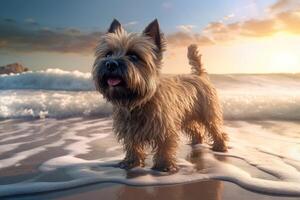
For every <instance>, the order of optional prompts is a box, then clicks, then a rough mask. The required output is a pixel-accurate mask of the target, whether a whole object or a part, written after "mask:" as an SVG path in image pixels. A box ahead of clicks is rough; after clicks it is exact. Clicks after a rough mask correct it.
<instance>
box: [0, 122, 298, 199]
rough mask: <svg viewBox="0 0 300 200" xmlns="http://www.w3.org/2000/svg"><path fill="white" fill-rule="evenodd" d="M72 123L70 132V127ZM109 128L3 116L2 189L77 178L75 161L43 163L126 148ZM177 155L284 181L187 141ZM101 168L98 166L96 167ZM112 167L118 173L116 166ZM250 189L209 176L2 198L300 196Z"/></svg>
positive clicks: (198, 164)
mask: <svg viewBox="0 0 300 200" xmlns="http://www.w3.org/2000/svg"><path fill="white" fill-rule="evenodd" d="M244 123H246V122H244ZM247 123H249V124H252V125H253V126H255V127H256V126H258V125H259V126H260V127H263V129H267V130H272V131H273V133H274V134H276V133H277V132H278V133H280V132H281V131H282V126H283V125H282V124H284V126H290V127H291V128H292V127H293V126H294V127H295V126H298V125H299V123H298V122H286V123H287V124H285V123H279V124H278V126H276V127H275V126H274V123H275V124H276V123H278V122H258V121H252V122H247ZM272 123H273V124H272ZM241 124H243V123H236V122H232V121H226V126H227V127H239V126H241ZM239 128H241V127H239ZM71 129H72V132H68V130H71ZM229 130H230V128H229ZM285 130H286V129H285ZM297 130H299V129H297ZM111 132H112V130H111V119H110V118H101V119H95V118H88V119H83V118H71V119H66V120H63V119H62V120H55V119H40V120H5V121H0V133H1V134H0V152H1V154H0V160H1V162H0V174H1V177H0V194H1V186H4V185H9V184H14V183H17V184H19V183H23V184H25V185H26V182H28V183H31V182H38V183H39V182H50V183H57V182H60V181H69V180H72V179H74V177H72V174H70V173H69V171H68V169H69V168H71V167H70V166H71V165H69V166H67V167H66V168H56V169H55V170H49V171H47V170H46V171H45V170H41V169H42V168H41V166H43V165H44V164H45V163H47V161H49V160H51V159H53V158H58V157H61V156H65V155H72V156H74V157H76V158H78V159H82V160H85V161H93V160H95V159H99V158H103V157H106V158H107V157H114V156H118V155H120V154H122V148H121V146H120V145H119V144H118V143H117V141H116V139H115V138H114V137H113V134H112V133H111ZM106 133H109V136H107V137H102V136H101V134H106ZM70 134H71V135H70ZM100 136H101V137H100ZM288 138H290V139H291V138H292V139H293V138H294V139H298V140H299V137H298V135H297V134H293V135H289V137H288ZM178 157H180V158H185V159H186V160H187V161H188V162H190V163H192V164H193V165H194V168H195V170H196V171H197V172H199V173H204V174H205V173H206V171H207V172H210V169H211V168H213V167H214V163H215V161H214V162H212V161H211V160H210V159H208V158H213V159H215V160H217V161H219V162H222V163H226V164H230V165H233V166H236V167H238V168H241V169H243V170H244V171H245V172H247V173H248V174H250V175H251V176H252V177H256V178H259V179H264V180H274V181H277V180H279V181H280V179H279V178H278V177H276V176H274V175H272V174H270V173H266V172H265V171H263V170H260V169H259V168H257V167H255V166H253V165H251V164H249V163H248V162H246V161H245V160H243V159H240V158H237V157H234V156H224V155H215V154H212V153H211V151H210V150H209V149H207V148H204V147H200V148H193V147H191V146H190V145H187V144H186V142H183V143H182V144H181V146H180V151H179V152H178ZM146 163H147V165H148V166H151V156H149V158H148V159H147V161H146ZM73 164H74V163H73ZM46 166H47V165H46ZM84 167H85V166H84ZM91 168H92V167H91ZM97 170H98V169H95V170H94V172H95V171H97ZM112 173H118V171H117V172H114V171H113V172H112ZM122 173H123V174H121V175H122V176H124V177H127V179H132V178H136V177H142V176H143V175H144V174H143V173H141V172H140V171H137V172H136V171H128V172H126V171H122ZM193 173H194V171H193ZM114 175H116V174H111V176H114ZM188 175H189V174H188ZM190 176H193V174H190ZM187 177H189V176H187ZM146 181H147V180H146ZM250 190H251V189H250ZM250 190H249V188H247V189H245V188H242V187H240V186H238V185H237V184H235V183H231V182H228V181H222V180H207V179H205V178H204V179H202V180H198V181H195V180H194V181H192V182H186V183H185V182H184V180H183V181H182V183H177V184H167V185H160V186H159V185H156V186H155V185H154V186H142V185H140V186H133V185H131V186H129V185H125V184H119V183H116V182H114V181H112V182H111V183H109V182H104V183H95V184H83V185H81V186H79V187H75V188H69V189H68V188H60V189H59V188H58V189H55V190H54V191H51V192H50V191H49V192H41V193H39V192H30V190H29V193H33V194H26V195H25V194H22V195H16V196H7V197H0V199H33V200H34V199H64V200H67V199H68V200H69V199H78V200H79V199H145V200H146V199H158V200H160V199H186V200H190V199H198V200H199V199H205V200H210V199H215V200H219V199H220V200H221V199H223V200H235V199H236V200H242V199H256V200H260V199H264V200H268V199H280V200H284V199H300V197H296V196H294V197H293V196H286V195H285V196H278V195H275V194H274V195H270V194H262V193H257V192H253V191H250ZM32 191H34V190H32ZM255 191H256V190H255ZM27 193H28V190H27ZM267 193H269V192H267Z"/></svg>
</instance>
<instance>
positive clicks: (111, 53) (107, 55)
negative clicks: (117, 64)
mask: <svg viewBox="0 0 300 200" xmlns="http://www.w3.org/2000/svg"><path fill="white" fill-rule="evenodd" d="M112 55H113V52H112V51H109V52H107V53H106V54H105V57H107V58H108V57H111V56H112Z"/></svg>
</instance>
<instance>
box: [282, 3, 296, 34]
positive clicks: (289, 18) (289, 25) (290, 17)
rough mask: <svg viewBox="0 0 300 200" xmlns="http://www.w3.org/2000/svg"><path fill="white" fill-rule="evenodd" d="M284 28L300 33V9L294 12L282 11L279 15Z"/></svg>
mask: <svg viewBox="0 0 300 200" xmlns="http://www.w3.org/2000/svg"><path fill="white" fill-rule="evenodd" d="M277 19H278V20H279V21H280V22H281V23H282V26H283V29H284V30H285V31H287V32H290V33H293V34H300V9H299V10H298V11H293V12H282V13H280V14H278V15H277Z"/></svg>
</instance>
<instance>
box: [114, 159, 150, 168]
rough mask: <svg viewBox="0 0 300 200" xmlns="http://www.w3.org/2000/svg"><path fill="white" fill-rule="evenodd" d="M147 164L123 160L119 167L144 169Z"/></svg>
mask: <svg viewBox="0 0 300 200" xmlns="http://www.w3.org/2000/svg"><path fill="white" fill-rule="evenodd" d="M144 166H145V164H144V163H143V162H141V161H136V160H123V161H121V162H119V167H120V168H121V169H132V168H134V167H144Z"/></svg>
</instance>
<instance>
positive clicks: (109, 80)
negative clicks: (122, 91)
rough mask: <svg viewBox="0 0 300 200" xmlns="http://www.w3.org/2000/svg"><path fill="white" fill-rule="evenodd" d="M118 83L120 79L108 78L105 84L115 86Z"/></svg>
mask: <svg viewBox="0 0 300 200" xmlns="http://www.w3.org/2000/svg"><path fill="white" fill-rule="evenodd" d="M120 82H121V79H119V78H109V79H108V80H107V84H108V85H109V86H116V85H118V84H119V83H120Z"/></svg>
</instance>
